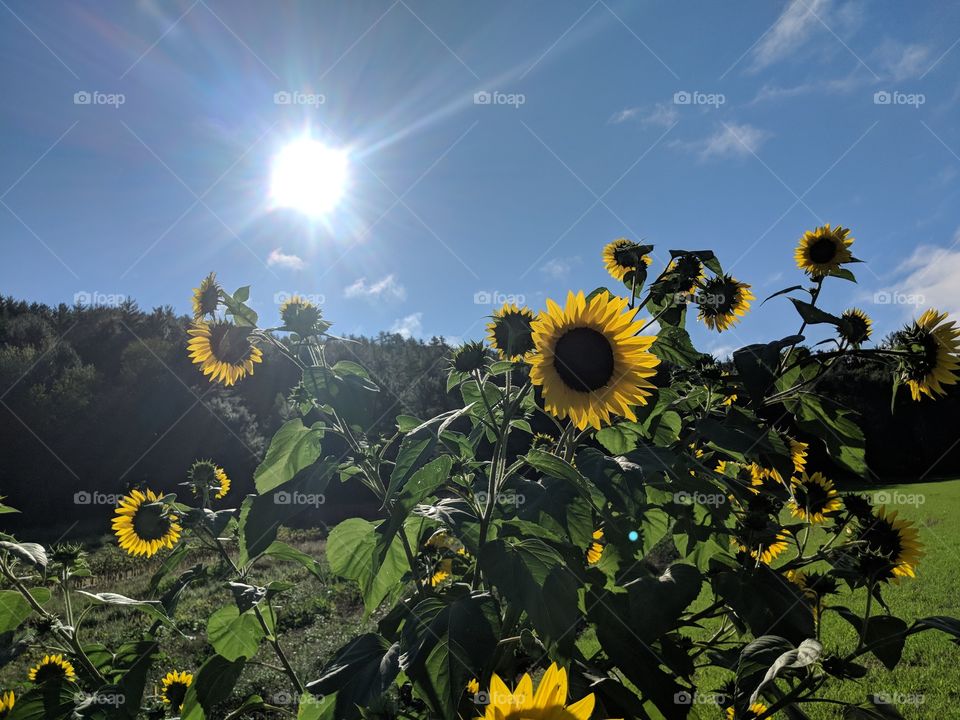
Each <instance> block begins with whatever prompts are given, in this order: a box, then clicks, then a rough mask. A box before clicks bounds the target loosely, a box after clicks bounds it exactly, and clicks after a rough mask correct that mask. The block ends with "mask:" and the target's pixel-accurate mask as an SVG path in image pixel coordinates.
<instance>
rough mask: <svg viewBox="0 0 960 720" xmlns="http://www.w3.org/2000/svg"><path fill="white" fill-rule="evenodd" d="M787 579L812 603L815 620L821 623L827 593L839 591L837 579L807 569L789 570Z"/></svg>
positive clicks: (832, 593)
mask: <svg viewBox="0 0 960 720" xmlns="http://www.w3.org/2000/svg"><path fill="white" fill-rule="evenodd" d="M787 580H789V581H790V582H791V583H793V584H794V585H795V586H796V587H797V589H798V590H799V591H800V594H801V595H803V597H804V598H805V599H806V600H807V602H809V603H810V608H811V610H812V611H813V621H814V622H815V623H816V624H818V625H819V624H820V616H821V615H822V614H823V602H824V598H825V597H826V596H827V595H834V594H836V592H837V589H838V587H837V581H836V580H835V579H834V578H832V577H830V576H829V575H823V574H822V573H818V572H807V571H806V570H788V571H787Z"/></svg>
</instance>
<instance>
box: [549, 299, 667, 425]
mask: <svg viewBox="0 0 960 720" xmlns="http://www.w3.org/2000/svg"><path fill="white" fill-rule="evenodd" d="M626 307H627V299H626V298H614V297H611V296H609V295H607V294H606V293H602V292H601V293H597V294H596V295H594V296H593V298H591V299H590V301H589V302H587V300H586V299H585V298H584V295H583V293H582V292H580V293H577V294H576V295H574V294H573V293H572V292H571V293H568V295H567V304H566V307H563V308H562V307H560V306H559V305H557V304H556V303H555V302H553V301H552V300H547V310H546V311H544V312H542V313H541V314H540V317H539V318H537V319H536V320H535V321H534V322H533V326H532V329H533V342H534V345H535V346H536V349H537V352H536V353H535V354H534V355H533V356H532V357H531V369H530V381H531V382H532V383H533V384H534V385H539V386H540V387H541V388H542V390H543V403H544V407H545V408H546V410H547V412H549V413H551V414H553V415H555V416H556V417H559V418H564V417H569V418H570V419H571V420H572V421H573V423H574V424H575V425H576V426H577V428H579V429H580V430H583V429H584V428H586V427H587V426H588V425H592V426H593V427H595V428H597V429H600V427H601V426H602V424H604V423H608V422H609V420H610V415H611V414H616V415H622V416H624V417H626V418H629V419H630V420H636V415H635V414H634V412H633V406H635V405H646V403H647V398H648V397H649V396H650V391H651V390H652V389H653V387H654V386H653V384H652V383H651V382H650V380H649V378H651V377H652V376H653V375H655V374H656V367H657V365H658V364H659V362H660V359H659V358H658V357H657V356H656V355H654V354H653V353H651V352H650V346H651V345H652V344H653V341H654V340H655V339H656V338H655V337H652V336H639V335H637V333H638V332H640V329H641V328H642V327H643V323H642V322H640V321H637V320H636V319H635V315H634V312H632V311H626V312H625V310H626Z"/></svg>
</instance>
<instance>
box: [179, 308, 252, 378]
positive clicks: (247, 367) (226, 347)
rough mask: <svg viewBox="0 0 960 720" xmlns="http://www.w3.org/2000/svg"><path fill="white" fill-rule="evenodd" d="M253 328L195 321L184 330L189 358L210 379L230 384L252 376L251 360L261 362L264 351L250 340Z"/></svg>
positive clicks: (225, 323) (217, 322)
mask: <svg viewBox="0 0 960 720" xmlns="http://www.w3.org/2000/svg"><path fill="white" fill-rule="evenodd" d="M251 331H252V328H248V327H240V326H238V325H234V324H232V323H228V322H222V321H215V322H212V323H207V322H204V321H202V320H196V321H194V322H193V324H192V325H191V326H190V329H189V330H188V331H187V332H188V333H189V334H190V335H191V336H192V337H191V339H190V342H189V343H187V349H188V350H189V351H190V359H191V360H192V361H193V363H194V364H195V365H199V366H200V369H201V370H202V371H203V374H204V375H209V376H210V382H222V383H223V384H224V385H233V384H234V383H235V382H237V380H242V379H243V378H244V377H246V376H247V375H253V366H254V363H259V362H263V352H262V351H261V350H260V348H258V347H257V346H256V345H254V344H253V342H251V340H250V333H251Z"/></svg>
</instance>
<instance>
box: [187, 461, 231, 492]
mask: <svg viewBox="0 0 960 720" xmlns="http://www.w3.org/2000/svg"><path fill="white" fill-rule="evenodd" d="M188 477H189V480H190V485H191V486H192V488H193V494H194V495H198V494H200V493H201V492H203V490H204V489H206V490H207V491H209V492H210V496H211V497H212V498H213V499H214V500H222V499H223V498H225V497H226V495H227V493H228V492H230V478H229V477H227V472H226V471H225V470H224V469H223V468H222V467H220V466H219V465H215V464H214V463H213V462H211V461H210V460H197V461H196V462H195V463H194V464H193V465H192V466H191V467H190V472H189V473H188Z"/></svg>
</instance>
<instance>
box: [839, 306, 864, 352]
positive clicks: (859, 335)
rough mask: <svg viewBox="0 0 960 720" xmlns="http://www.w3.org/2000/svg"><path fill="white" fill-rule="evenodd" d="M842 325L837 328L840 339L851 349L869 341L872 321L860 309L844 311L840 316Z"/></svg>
mask: <svg viewBox="0 0 960 720" xmlns="http://www.w3.org/2000/svg"><path fill="white" fill-rule="evenodd" d="M840 319H841V320H843V324H841V325H839V326H838V327H837V332H838V333H840V337H841V339H843V340H846V341H847V342H848V343H849V344H850V345H851V346H853V347H860V346H861V345H862V344H863V343H865V342H866V341H867V340H869V339H870V335H871V333H872V332H873V321H872V320H871V319H870V317H869V316H868V315H867V314H866V313H865V312H864V311H863V310H861V309H860V308H850V309H849V310H845V311H844V312H843V314H842V315H841V316H840Z"/></svg>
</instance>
